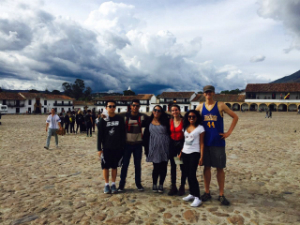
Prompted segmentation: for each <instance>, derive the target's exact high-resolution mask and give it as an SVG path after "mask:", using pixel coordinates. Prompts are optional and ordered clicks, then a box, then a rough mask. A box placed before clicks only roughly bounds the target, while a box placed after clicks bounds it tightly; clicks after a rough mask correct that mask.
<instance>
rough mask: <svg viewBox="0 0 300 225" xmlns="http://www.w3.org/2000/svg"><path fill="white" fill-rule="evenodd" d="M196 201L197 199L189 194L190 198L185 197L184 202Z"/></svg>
mask: <svg viewBox="0 0 300 225" xmlns="http://www.w3.org/2000/svg"><path fill="white" fill-rule="evenodd" d="M194 199H195V197H194V196H193V195H191V194H189V195H188V196H186V197H184V198H183V199H182V200H183V201H186V202H188V201H191V200H194Z"/></svg>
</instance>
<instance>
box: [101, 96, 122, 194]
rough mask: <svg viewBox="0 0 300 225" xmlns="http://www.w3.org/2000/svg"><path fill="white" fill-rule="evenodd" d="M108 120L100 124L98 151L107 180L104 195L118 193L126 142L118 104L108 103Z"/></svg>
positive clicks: (102, 120) (111, 101) (103, 120)
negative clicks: (117, 185)
mask: <svg viewBox="0 0 300 225" xmlns="http://www.w3.org/2000/svg"><path fill="white" fill-rule="evenodd" d="M106 110H107V111H108V118H105V119H104V118H102V119H101V120H100V122H99V123H98V136H97V140H98V143H97V149H98V155H99V157H100V159H101V166H102V169H103V176H104V179H105V187H104V193H106V194H108V193H113V194H114V193H117V188H116V184H115V182H116V177H117V167H120V166H121V165H122V158H123V155H124V146H125V140H126V132H125V123H124V119H123V118H122V117H121V116H119V115H116V114H115V110H116V102H115V101H113V100H109V101H107V102H106ZM109 169H111V176H112V178H111V180H112V183H111V187H110V186H109Z"/></svg>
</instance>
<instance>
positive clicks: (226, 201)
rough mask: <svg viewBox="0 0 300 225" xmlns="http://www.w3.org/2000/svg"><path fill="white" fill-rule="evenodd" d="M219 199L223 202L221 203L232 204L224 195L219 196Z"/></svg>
mask: <svg viewBox="0 0 300 225" xmlns="http://www.w3.org/2000/svg"><path fill="white" fill-rule="evenodd" d="M218 200H219V201H220V202H221V205H230V202H229V201H228V200H227V199H226V198H225V196H224V195H222V196H219V198H218Z"/></svg>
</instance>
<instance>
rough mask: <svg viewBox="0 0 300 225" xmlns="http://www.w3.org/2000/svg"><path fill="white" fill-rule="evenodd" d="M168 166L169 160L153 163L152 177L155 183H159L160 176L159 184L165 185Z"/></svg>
mask: <svg viewBox="0 0 300 225" xmlns="http://www.w3.org/2000/svg"><path fill="white" fill-rule="evenodd" d="M167 168H168V162H160V163H153V171H152V179H153V184H155V185H156V184H157V180H158V177H160V179H159V184H160V185H163V184H164V182H165V179H166V176H167Z"/></svg>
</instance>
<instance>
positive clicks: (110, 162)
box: [101, 150, 123, 169]
mask: <svg viewBox="0 0 300 225" xmlns="http://www.w3.org/2000/svg"><path fill="white" fill-rule="evenodd" d="M122 164H123V154H122V151H116V150H103V152H102V154H101V168H102V169H117V167H121V166H122Z"/></svg>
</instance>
